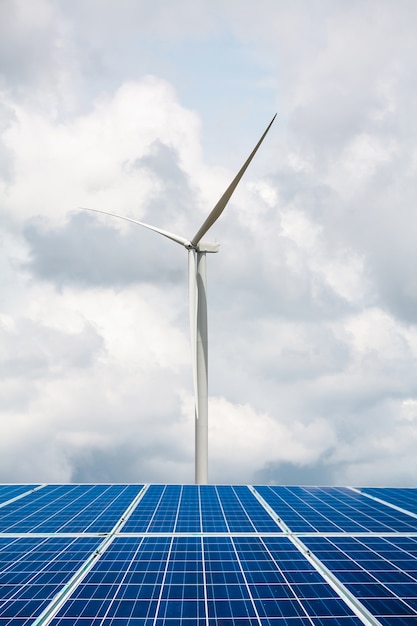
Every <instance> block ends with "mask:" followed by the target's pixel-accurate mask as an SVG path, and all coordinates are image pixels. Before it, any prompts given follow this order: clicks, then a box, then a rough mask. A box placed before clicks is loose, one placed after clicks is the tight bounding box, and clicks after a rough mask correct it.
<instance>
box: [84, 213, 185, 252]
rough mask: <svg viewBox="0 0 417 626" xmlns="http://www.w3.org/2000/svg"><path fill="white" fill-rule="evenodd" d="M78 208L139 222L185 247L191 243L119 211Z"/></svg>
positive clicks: (135, 222) (134, 222) (140, 224)
mask: <svg viewBox="0 0 417 626" xmlns="http://www.w3.org/2000/svg"><path fill="white" fill-rule="evenodd" d="M78 208H79V209H82V210H83V211H94V213H102V214H103V215H111V216H112V217H118V218H120V219H121V220H126V221H127V222H133V224H139V226H144V227H145V228H148V229H149V230H153V231H155V232H156V233H159V234H160V235H163V236H164V237H168V239H171V240H172V241H175V242H176V243H180V244H181V245H182V246H184V247H185V248H189V247H190V245H191V244H190V242H189V240H188V239H185V238H184V237H180V236H179V235H174V233H170V232H169V231H167V230H162V228H157V227H156V226H151V225H150V224H145V223H144V222H138V221H137V220H132V218H130V217H125V216H124V215H117V213H109V211H100V210H99V209H89V208H88V207H85V206H80V207H78Z"/></svg>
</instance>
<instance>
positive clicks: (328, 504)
mask: <svg viewBox="0 0 417 626" xmlns="http://www.w3.org/2000/svg"><path fill="white" fill-rule="evenodd" d="M259 492H260V493H261V494H262V496H263V497H264V499H265V500H266V501H267V502H268V503H269V504H270V505H271V506H272V508H273V509H274V510H275V511H276V512H277V513H278V514H279V515H280V516H281V517H282V518H283V519H284V520H285V521H286V523H287V525H288V526H289V527H290V528H291V530H292V531H294V532H309V531H312V530H313V531H314V530H316V531H318V532H324V533H326V532H332V531H343V532H350V533H355V532H395V531H404V532H407V531H409V532H415V530H416V528H417V519H415V520H414V519H413V518H411V517H409V516H407V515H406V514H404V513H401V512H398V511H394V510H393V509H389V508H388V507H386V506H384V505H383V504H381V503H377V502H374V501H372V500H370V499H369V498H366V497H365V496H361V495H360V494H357V493H355V492H353V491H350V490H349V489H346V488H338V487H326V488H321V487H314V488H311V487H302V488H301V487H260V488H259ZM289 509H290V510H289Z"/></svg>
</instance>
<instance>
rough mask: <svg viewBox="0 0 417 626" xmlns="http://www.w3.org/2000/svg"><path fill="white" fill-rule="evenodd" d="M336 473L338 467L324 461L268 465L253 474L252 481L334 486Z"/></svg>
mask: <svg viewBox="0 0 417 626" xmlns="http://www.w3.org/2000/svg"><path fill="white" fill-rule="evenodd" d="M338 473H339V467H338V466H337V465H332V464H330V463H329V462H328V461H327V462H326V460H325V459H320V460H319V461H318V462H316V463H311V464H306V465H297V464H295V463H289V462H283V463H269V464H268V465H266V466H265V467H263V468H262V469H260V470H258V471H257V472H256V473H255V475H254V477H253V481H254V484H260V485H261V484H262V485H336V484H338V480H337V479H338Z"/></svg>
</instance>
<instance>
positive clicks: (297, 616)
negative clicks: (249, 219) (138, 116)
mask: <svg viewBox="0 0 417 626" xmlns="http://www.w3.org/2000/svg"><path fill="white" fill-rule="evenodd" d="M300 567H301V571H303V572H304V573H305V576H306V577H307V579H308V580H309V582H308V583H304V582H290V581H289V580H288V579H287V573H288V574H290V577H291V573H293V572H294V571H299V570H300ZM297 593H298V595H297ZM331 611H332V612H333V613H332V614H333V616H334V617H337V619H338V620H340V624H342V625H345V624H346V626H348V625H349V626H350V625H352V626H353V625H358V624H360V621H359V620H358V619H357V618H356V617H355V616H354V615H353V613H352V611H351V610H350V609H349V608H348V607H347V605H346V604H345V603H344V602H343V601H342V600H340V598H338V597H337V594H336V593H335V592H334V591H333V590H332V589H331V587H330V586H329V585H328V584H327V583H325V582H324V581H323V579H322V578H321V576H320V575H319V574H318V573H317V572H316V571H315V570H314V568H313V567H312V566H311V565H310V564H309V563H308V562H307V561H305V559H304V558H303V557H302V556H301V554H300V553H299V552H298V550H297V549H296V548H295V547H294V546H292V545H291V544H289V542H288V540H287V539H286V538H280V539H275V540H274V541H273V540H271V539H270V540H269V545H267V544H266V543H264V542H263V541H262V540H261V539H259V538H251V539H244V538H229V537H204V538H203V537H164V538H161V537H146V538H142V539H139V538H131V537H126V538H120V537H118V538H117V539H115V540H114V541H113V543H112V544H111V546H110V547H109V548H108V550H107V551H106V553H105V554H104V555H103V557H102V558H101V559H100V562H99V563H97V565H96V566H95V567H94V569H93V570H91V571H90V572H89V574H88V575H87V577H86V578H85V580H84V581H83V583H82V584H81V585H80V586H79V587H78V589H77V591H76V593H75V594H74V595H73V596H72V597H71V599H70V600H69V601H68V602H67V603H66V604H65V606H64V607H63V608H62V609H61V611H60V612H59V614H58V616H57V617H56V619H55V620H54V621H53V622H52V624H53V625H55V626H58V625H60V626H63V625H64V624H68V623H72V624H78V625H81V624H86V623H87V622H88V620H91V618H92V617H93V616H96V617H100V618H102V619H103V620H105V621H103V623H107V624H111V623H114V624H116V623H121V621H122V620H123V621H124V623H125V624H127V625H129V624H132V625H133V624H138V623H143V624H151V623H154V622H155V623H160V624H166V625H167V626H170V625H171V626H174V624H175V625H177V624H183V625H189V626H191V625H192V624H200V623H201V624H206V623H209V624H212V625H213V626H214V625H219V624H223V623H224V624H239V625H240V626H245V625H249V624H257V625H259V623H262V624H268V623H273V624H276V625H277V626H284V624H291V626H292V625H293V624H294V625H295V624H297V625H300V624H304V623H305V624H312V623H313V624H319V623H320V620H322V619H327V618H328V617H329V615H330V614H331ZM206 619H207V621H206ZM137 620H143V622H138V621H137ZM287 620H290V621H289V622H288V621H287ZM334 623H335V622H334ZM337 623H339V622H337Z"/></svg>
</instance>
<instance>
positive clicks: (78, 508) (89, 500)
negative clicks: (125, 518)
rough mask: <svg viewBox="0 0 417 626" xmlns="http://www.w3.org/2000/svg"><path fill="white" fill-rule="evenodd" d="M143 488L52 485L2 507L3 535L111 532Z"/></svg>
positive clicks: (0, 510) (134, 486) (0, 513)
mask: <svg viewBox="0 0 417 626" xmlns="http://www.w3.org/2000/svg"><path fill="white" fill-rule="evenodd" d="M141 487H142V485H49V486H47V487H45V488H43V489H40V490H39V491H35V492H33V493H30V494H28V495H27V496H25V497H23V498H21V499H19V500H16V501H14V502H11V503H10V504H8V505H6V506H4V507H2V508H0V532H3V533H4V532H13V533H24V532H38V533H42V532H73V533H74V532H109V531H110V530H111V529H112V528H113V526H114V525H115V523H116V522H117V521H118V520H119V518H120V516H121V515H122V513H123V512H124V511H125V509H126V508H127V506H128V505H129V504H130V503H131V502H132V500H133V499H134V497H135V496H136V495H137V494H138V493H139V491H140V489H141Z"/></svg>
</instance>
